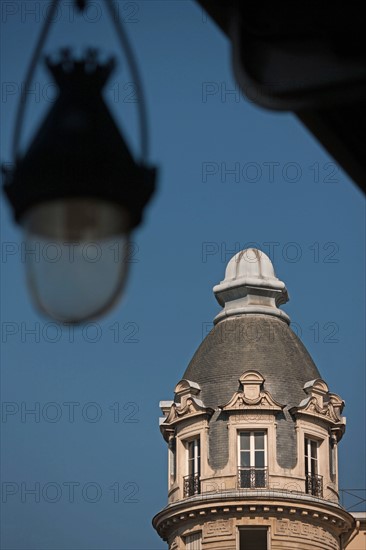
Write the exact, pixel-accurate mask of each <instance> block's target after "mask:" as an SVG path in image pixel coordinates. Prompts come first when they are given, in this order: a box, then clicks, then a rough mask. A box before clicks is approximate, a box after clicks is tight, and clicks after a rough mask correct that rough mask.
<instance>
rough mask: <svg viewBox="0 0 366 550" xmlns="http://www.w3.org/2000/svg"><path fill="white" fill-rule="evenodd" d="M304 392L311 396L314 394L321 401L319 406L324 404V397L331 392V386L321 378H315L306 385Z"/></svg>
mask: <svg viewBox="0 0 366 550" xmlns="http://www.w3.org/2000/svg"><path fill="white" fill-rule="evenodd" d="M304 392H305V393H306V394H307V395H309V396H314V397H316V399H317V402H318V403H319V406H320V407H322V406H323V400H324V397H325V396H326V395H327V393H329V388H328V386H327V384H326V383H325V382H324V380H322V379H321V378H316V379H315V380H309V382H306V384H305V385H304Z"/></svg>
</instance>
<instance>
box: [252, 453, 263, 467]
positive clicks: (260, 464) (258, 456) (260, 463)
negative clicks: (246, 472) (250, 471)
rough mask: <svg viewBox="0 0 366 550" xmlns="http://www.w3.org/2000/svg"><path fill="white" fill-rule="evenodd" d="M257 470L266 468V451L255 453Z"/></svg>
mask: <svg viewBox="0 0 366 550" xmlns="http://www.w3.org/2000/svg"><path fill="white" fill-rule="evenodd" d="M254 466H255V467H256V468H264V451H256V452H255V464H254Z"/></svg>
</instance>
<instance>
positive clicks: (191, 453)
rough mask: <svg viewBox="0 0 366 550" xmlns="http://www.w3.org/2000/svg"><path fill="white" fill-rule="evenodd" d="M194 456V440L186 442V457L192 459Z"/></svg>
mask: <svg viewBox="0 0 366 550" xmlns="http://www.w3.org/2000/svg"><path fill="white" fill-rule="evenodd" d="M193 457H194V441H189V442H188V458H189V459H193Z"/></svg>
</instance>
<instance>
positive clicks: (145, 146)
mask: <svg viewBox="0 0 366 550" xmlns="http://www.w3.org/2000/svg"><path fill="white" fill-rule="evenodd" d="M74 1H75V5H76V8H77V9H78V10H79V11H80V13H82V12H83V11H84V10H85V9H86V7H87V4H88V0H74ZM59 3H60V0H52V4H51V7H50V9H49V10H48V12H47V18H46V20H45V22H44V24H43V27H42V29H41V33H40V35H39V38H38V41H37V43H36V47H35V49H34V52H33V55H32V58H31V62H30V64H29V67H28V69H27V73H26V77H25V80H24V86H22V90H21V94H20V99H19V105H18V110H17V114H16V119H15V127H14V135H13V142H12V156H13V161H14V163H15V164H16V163H17V161H18V160H19V157H20V154H19V145H20V136H21V131H22V127H23V121H24V114H25V107H26V102H27V90H29V88H30V85H31V84H32V81H33V77H34V73H35V70H36V66H37V63H38V60H39V58H40V55H41V52H42V50H43V47H44V44H45V41H46V38H47V35H48V33H49V30H50V27H51V25H52V23H53V21H54V16H55V13H56V10H57V8H58V5H59ZM105 3H106V6H107V9H108V11H109V14H110V17H111V20H112V24H113V25H114V28H115V31H116V33H117V36H118V40H119V43H120V46H121V49H122V51H123V53H124V54H125V55H126V57H127V63H128V65H129V68H130V72H131V76H132V79H133V81H134V82H135V84H136V89H137V96H138V116H139V130H140V140H141V141H140V155H141V158H140V162H141V164H142V165H145V164H146V165H147V159H148V156H149V138H148V123H147V108H146V100H145V95H144V89H143V86H142V80H141V77H140V72H139V69H138V65H137V61H136V59H135V56H134V53H133V50H132V47H131V44H130V41H129V38H128V36H127V33H126V31H125V29H124V27H123V25H122V23H121V21H120V19H119V17H118V13H117V11H116V8H115V6H114V3H113V0H105Z"/></svg>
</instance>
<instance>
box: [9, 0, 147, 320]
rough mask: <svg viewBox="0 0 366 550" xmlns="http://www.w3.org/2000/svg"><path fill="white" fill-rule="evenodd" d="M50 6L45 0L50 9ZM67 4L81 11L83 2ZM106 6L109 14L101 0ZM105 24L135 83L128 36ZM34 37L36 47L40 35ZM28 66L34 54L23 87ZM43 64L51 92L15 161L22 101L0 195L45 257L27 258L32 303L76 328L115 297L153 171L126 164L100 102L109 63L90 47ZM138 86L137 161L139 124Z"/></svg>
mask: <svg viewBox="0 0 366 550" xmlns="http://www.w3.org/2000/svg"><path fill="white" fill-rule="evenodd" d="M57 3H58V0H54V3H53V8H54V9H55V7H56V6H57ZM76 5H77V6H78V8H79V9H80V10H81V9H85V6H86V2H80V1H76ZM107 5H108V6H109V8H110V10H113V6H112V3H111V2H109V1H108V0H107ZM50 13H51V16H50V17H49V21H48V22H47V24H48V26H49V25H50V21H51V20H52V11H51V12H50ZM111 15H112V16H113V13H112V14H111ZM112 20H114V22H115V24H116V26H117V31H118V34H119V37H120V38H121V42H122V45H123V46H124V50H125V51H126V48H127V56H128V58H129V61H130V66H131V67H132V73H134V75H135V77H136V79H137V80H138V73H137V67H136V64H135V62H134V59H133V56H132V53H131V50H130V48H129V45H128V43H127V42H126V41H127V38H126V36H125V35H124V34H123V30H122V27H120V25H119V23H118V20H117V19H115V18H114V17H112ZM41 34H42V35H43V36H41V40H40V42H42V40H43V42H44V39H45V36H46V34H47V29H46V30H45V29H44V30H43V31H42V33H41ZM40 42H39V43H38V45H37V48H36V52H37V56H39V53H40V51H41V49H42V45H43V42H42V43H41V44H40ZM37 50H38V51H37ZM35 55H36V54H35ZM35 64H36V61H35V56H34V57H33V61H32V63H31V65H33V68H32V70H31V71H28V80H29V82H30V81H31V76H32V74H33V72H34V67H35ZM46 64H47V67H48V69H49V71H50V72H51V74H52V76H53V78H54V80H55V82H56V84H57V86H58V88H59V96H58V98H57V100H56V102H55V104H54V105H53V107H52V108H51V110H50V111H49V113H48V114H47V116H46V119H45V120H44V122H43V123H42V124H41V126H40V128H39V130H38V132H37V134H36V136H35V138H34V140H33V141H32V143H31V145H30V146H29V148H28V151H27V152H26V153H25V154H24V155H23V156H22V157H21V158H19V155H18V153H17V147H18V141H19V134H20V127H21V122H22V117H23V110H24V102H23V104H21V107H20V112H18V118H17V124H16V130H15V147H14V157H15V167H14V169H13V170H10V171H7V172H6V174H5V185H4V190H5V193H6V195H7V197H8V199H9V201H10V203H11V205H12V208H13V212H14V216H15V219H16V221H17V222H18V223H19V224H20V225H21V226H22V228H23V231H24V234H25V241H26V247H27V249H29V250H34V249H35V248H36V247H38V249H40V250H42V251H45V250H47V251H50V253H42V254H40V255H38V256H37V255H33V254H32V255H29V256H30V257H29V258H28V259H27V263H26V272H27V281H28V285H29V287H30V290H31V294H32V296H33V299H34V301H35V303H36V304H37V306H38V307H39V309H41V310H42V311H43V312H44V313H46V314H47V315H48V316H50V317H52V318H54V319H56V320H58V321H63V322H72V323H79V322H83V321H85V320H87V319H90V318H95V317H97V316H99V315H101V314H103V313H104V312H105V311H106V310H108V309H109V308H110V307H111V306H112V305H113V304H114V303H115V302H116V300H117V299H118V298H119V296H120V294H121V292H122V290H123V288H124V285H125V281H126V275H127V270H128V251H129V242H130V235H131V231H132V230H133V229H134V228H135V227H137V226H138V225H139V224H140V222H141V220H142V213H143V209H144V207H145V205H146V204H147V202H148V201H149V199H150V197H151V195H152V194H153V191H154V188H155V179H156V170H155V168H152V167H149V166H147V165H146V163H145V161H144V160H142V161H140V162H136V161H135V160H134V158H133V155H132V154H131V152H130V151H129V148H128V146H127V144H126V142H125V140H124V138H123V136H122V135H121V133H120V131H119V129H118V128H117V126H116V124H115V122H114V120H113V118H112V116H111V114H110V112H109V110H108V108H107V106H106V104H105V102H104V100H103V96H102V91H103V88H104V85H105V84H106V82H107V80H108V78H109V77H110V75H111V73H112V71H113V69H114V67H115V60H114V59H113V58H111V59H110V60H109V61H107V62H105V63H100V62H99V61H98V56H97V52H96V51H95V50H92V49H91V50H89V51H88V52H87V54H86V56H85V58H84V59H78V60H76V59H73V58H72V56H71V54H70V52H69V50H63V51H62V52H61V57H60V59H59V60H58V61H57V62H52V61H51V59H50V58H47V60H46ZM135 81H136V80H135ZM137 84H138V85H137V88H138V91H139V92H140V93H139V109H140V128H141V133H142V149H143V152H142V157H143V159H144V158H146V155H147V151H146V149H147V146H146V143H147V137H146V133H147V124H146V115H145V106H144V103H143V98H142V88H141V84H140V83H139V81H138V82H137ZM24 88H25V89H27V86H25V87H24ZM23 99H24V98H22V100H23Z"/></svg>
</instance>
